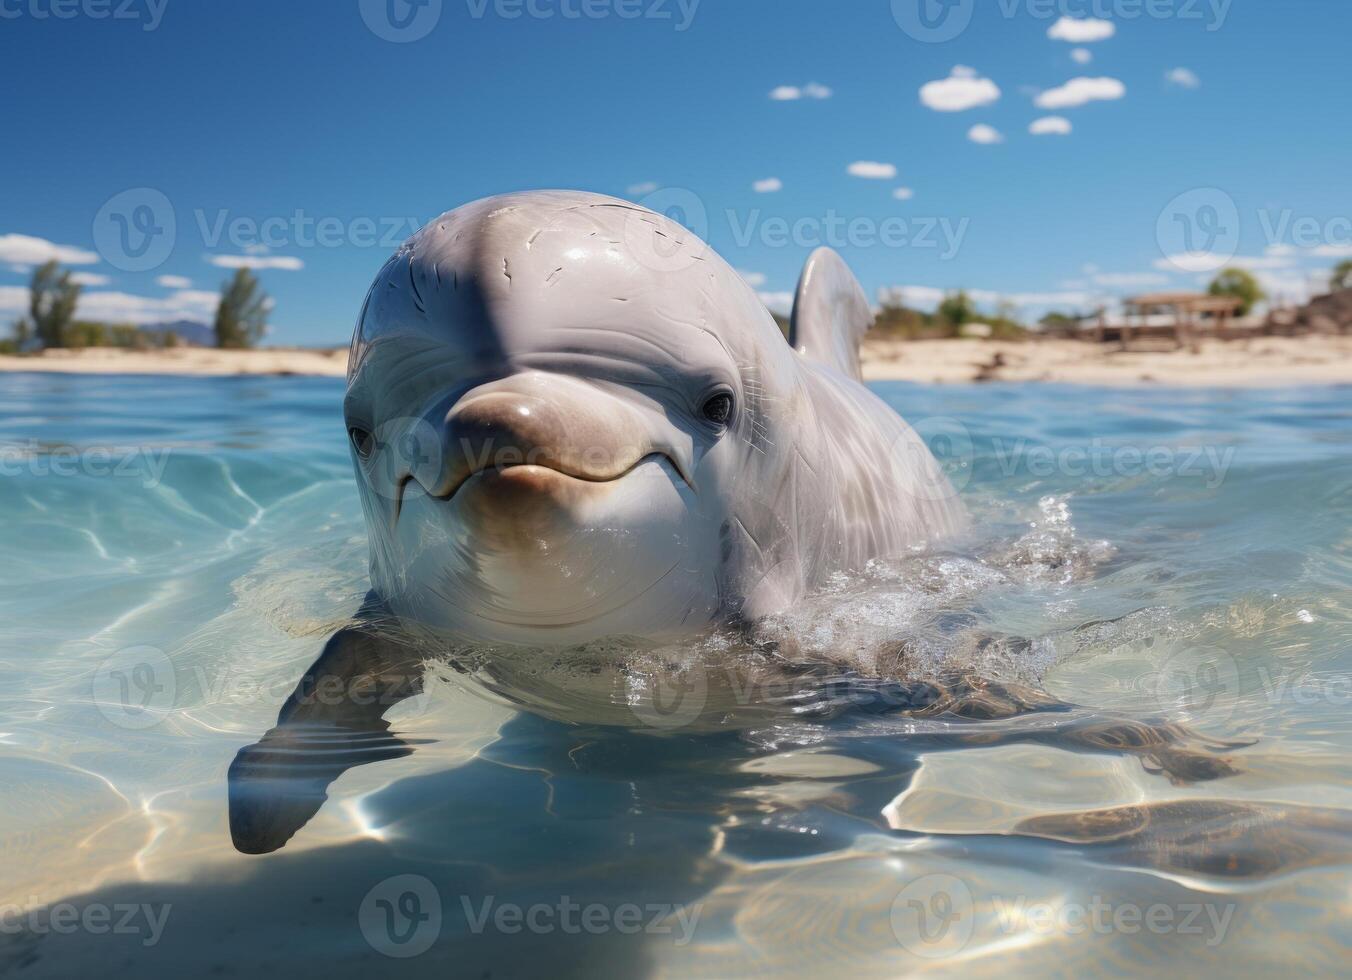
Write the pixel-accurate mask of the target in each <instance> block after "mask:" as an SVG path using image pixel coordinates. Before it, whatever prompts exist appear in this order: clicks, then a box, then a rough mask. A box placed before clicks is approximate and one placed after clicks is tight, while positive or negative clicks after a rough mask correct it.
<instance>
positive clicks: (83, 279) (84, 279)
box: [70, 272, 113, 286]
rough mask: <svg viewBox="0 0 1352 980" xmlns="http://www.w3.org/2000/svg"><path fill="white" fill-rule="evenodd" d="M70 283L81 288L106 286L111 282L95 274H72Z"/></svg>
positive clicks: (105, 277)
mask: <svg viewBox="0 0 1352 980" xmlns="http://www.w3.org/2000/svg"><path fill="white" fill-rule="evenodd" d="M70 281H71V282H73V283H77V284H78V285H81V286H106V285H108V284H109V283H110V282H112V281H113V280H111V279H109V278H108V277H107V276H103V275H99V273H97V272H72V273H71V274H70Z"/></svg>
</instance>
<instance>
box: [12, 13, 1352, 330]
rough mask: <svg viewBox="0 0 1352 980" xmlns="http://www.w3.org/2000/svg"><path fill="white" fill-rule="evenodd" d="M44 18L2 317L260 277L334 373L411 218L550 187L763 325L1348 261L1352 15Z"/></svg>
mask: <svg viewBox="0 0 1352 980" xmlns="http://www.w3.org/2000/svg"><path fill="white" fill-rule="evenodd" d="M55 2H56V3H57V4H58V5H60V4H65V5H66V6H65V7H62V8H59V12H60V13H62V14H64V15H65V16H60V17H58V16H56V11H54V10H53V8H52V3H53V0H0V73H3V79H4V83H5V86H4V88H5V93H6V98H5V100H4V110H3V111H4V116H5V124H6V125H5V129H6V131H7V133H8V134H9V139H8V140H6V147H5V153H4V155H3V158H2V159H0V173H3V180H0V320H4V321H7V320H9V319H12V316H13V315H14V313H15V312H17V311H18V310H19V309H20V308H21V307H22V305H23V302H24V296H25V290H24V289H23V288H22V287H23V286H24V284H25V282H26V280H27V275H28V270H29V269H30V268H31V266H32V265H33V263H35V262H38V261H41V260H43V259H44V258H47V257H52V256H55V257H58V258H61V259H63V260H65V261H68V262H70V263H72V265H71V267H72V268H74V269H77V270H78V271H79V273H80V275H81V277H82V279H83V280H84V281H85V282H86V283H87V284H88V285H87V286H86V296H85V300H84V303H83V305H82V312H83V313H84V314H85V315H88V316H94V317H99V318H108V319H127V320H133V321H137V322H155V321H158V320H164V319H172V318H175V317H177V316H182V315H187V316H191V317H194V318H199V319H209V318H210V312H211V309H212V303H213V294H214V293H215V291H216V290H217V289H218V287H219V285H220V283H221V281H222V280H224V279H225V278H226V277H227V276H228V275H229V274H230V269H231V268H232V267H233V266H236V265H240V264H249V265H253V266H256V267H259V275H260V276H261V277H262V279H263V282H264V285H265V287H266V288H267V289H268V291H269V292H270V293H271V294H272V295H273V297H274V298H275V300H276V307H275V310H274V313H273V332H272V335H271V337H270V342H271V343H275V344H299V345H313V344H341V343H344V342H345V341H346V339H347V337H348V335H349V334H350V331H351V327H352V322H353V319H354V317H355V315H356V312H357V309H358V306H359V304H360V302H361V298H362V296H363V294H364V292H365V290H366V287H367V285H368V284H369V282H370V280H371V279H372V277H373V276H374V274H375V273H376V271H377V270H378V269H379V268H380V266H381V264H382V262H383V260H384V258H385V256H386V255H388V254H389V252H390V251H392V250H393V247H394V246H395V245H397V242H398V241H399V240H402V238H404V237H406V236H407V234H409V233H410V232H411V231H412V230H413V228H414V227H415V226H416V225H417V224H419V223H421V222H423V221H427V220H430V219H431V218H432V217H434V216H436V215H437V214H439V213H440V212H441V211H443V210H446V209H448V208H452V207H455V206H457V205H459V204H462V203H465V202H467V201H471V200H474V199H476V198H479V197H483V196H486V195H490V194H494V193H501V192H505V191H511V190H519V189H523V188H532V187H569V188H581V189H587V190H594V191H600V192H605V193H610V194H616V195H620V196H629V197H632V198H635V199H639V200H648V201H650V202H651V203H654V204H656V205H658V206H659V207H661V208H662V209H666V208H668V207H669V206H679V208H680V211H679V212H678V213H679V214H681V215H683V216H684V217H685V219H686V220H687V221H689V222H691V223H692V224H693V225H695V226H696V230H698V231H700V232H701V233H702V234H704V235H705V237H706V238H708V239H709V241H710V243H711V244H712V245H713V246H714V247H715V248H716V249H717V250H718V251H719V252H721V253H722V254H723V255H724V256H725V257H726V258H727V259H728V260H729V261H730V262H731V263H732V264H733V265H735V266H736V267H737V268H738V269H741V270H744V272H745V274H747V276H748V278H749V279H750V281H752V282H753V284H754V285H756V286H757V288H758V289H760V290H761V291H762V292H763V293H764V294H765V295H766V298H767V302H769V303H771V304H772V305H782V304H783V303H784V302H785V294H787V293H789V292H790V291H791V290H792V289H793V287H794V284H795V282H796V279H797V275H798V271H799V269H800V267H801V265H802V263H803V261H804V259H805V258H806V257H807V255H808V253H809V252H810V251H811V249H812V247H813V246H814V245H816V244H819V243H820V244H833V245H837V246H838V247H839V250H840V251H841V252H842V253H843V254H844V255H845V257H846V259H847V260H848V261H849V262H850V264H851V265H852V266H853V268H854V269H855V270H856V272H857V273H858V275H859V277H860V279H861V280H862V281H863V282H864V285H865V287H866V288H867V289H868V291H869V292H870V294H872V295H875V296H876V295H878V294H879V292H880V291H881V290H884V289H890V288H894V287H906V288H907V289H908V292H907V294H906V295H907V296H908V298H909V299H910V300H911V301H913V302H915V303H917V304H918V305H932V303H933V301H934V299H935V297H936V296H937V295H938V294H939V293H940V291H942V290H945V289H951V288H956V287H965V288H968V289H971V290H976V291H978V296H979V297H980V298H981V299H982V300H983V301H984V302H986V303H987V304H993V303H994V302H996V301H997V300H998V299H1001V298H1005V299H1007V300H1008V301H1009V302H1012V303H1015V304H1016V305H1019V306H1021V308H1022V310H1023V312H1024V315H1029V316H1032V315H1037V314H1039V313H1040V312H1042V311H1043V310H1045V309H1046V308H1048V307H1055V308H1062V309H1068V310H1069V309H1075V308H1087V307H1090V306H1092V305H1095V304H1097V303H1099V302H1108V301H1110V300H1111V298H1112V297H1113V296H1115V295H1122V294H1124V293H1132V292H1141V291H1146V290H1153V289H1156V288H1161V289H1163V288H1193V287H1195V286H1196V285H1197V284H1198V283H1201V282H1205V281H1206V280H1207V279H1208V278H1209V277H1210V274H1211V273H1212V272H1213V271H1214V270H1215V269H1216V268H1217V267H1219V266H1220V265H1222V264H1225V263H1226V262H1227V261H1229V262H1231V263H1238V264H1242V265H1247V266H1248V267H1250V268H1252V269H1254V270H1255V271H1256V272H1257V273H1258V274H1260V276H1261V277H1262V278H1263V280H1264V281H1265V282H1266V283H1267V284H1268V285H1269V287H1270V289H1271V290H1272V291H1273V292H1274V293H1278V294H1280V295H1282V296H1287V297H1291V298H1299V296H1300V295H1301V294H1302V293H1304V292H1307V291H1308V290H1309V289H1310V288H1312V286H1317V285H1318V281H1319V277H1320V276H1321V275H1325V274H1326V272H1327V269H1328V268H1329V267H1331V266H1332V265H1333V264H1335V263H1336V262H1337V261H1338V260H1339V259H1340V258H1342V257H1347V256H1352V194H1350V193H1349V180H1348V175H1349V174H1352V127H1349V126H1348V118H1349V117H1348V112H1347V108H1346V99H1347V93H1348V91H1349V82H1352V67H1349V65H1350V63H1349V61H1348V59H1347V54H1346V46H1347V39H1348V38H1349V37H1352V5H1349V4H1347V3H1345V2H1342V0H1281V2H1278V0H1228V2H1227V0H947V2H948V3H949V5H950V8H945V7H944V2H943V0H896V2H895V3H892V2H889V0H850V2H841V0H831V2H828V0H820V2H809V0H698V2H696V0H530V5H529V6H528V5H527V3H526V2H525V0H440V2H439V3H438V0H428V5H426V6H423V7H410V6H408V4H407V3H406V0H393V10H394V13H393V16H394V17H395V18H396V21H398V19H399V18H404V17H407V18H408V21H409V26H408V27H407V28H405V33H404V34H402V35H401V34H399V29H398V28H397V27H396V26H394V25H395V23H396V22H395V21H391V20H389V17H390V16H391V15H390V13H389V10H388V4H389V2H390V0H323V2H320V0H288V2H286V3H279V2H276V0H230V2H228V3H225V2H217V3H207V2H198V0H194V2H189V0H55ZM922 2H924V3H926V4H929V5H931V6H929V7H927V8H926V9H927V10H928V12H929V14H930V15H931V16H930V18H929V20H928V21H927V23H930V24H938V25H940V26H939V27H938V28H937V30H938V31H939V32H940V33H941V34H946V33H953V34H955V35H956V36H954V37H952V38H951V39H948V40H944V41H936V40H935V37H934V35H933V34H928V35H927V32H926V30H924V29H921V28H920V27H918V25H919V24H920V21H918V20H916V19H915V14H916V12H917V5H918V4H920V3H922ZM438 8H439V9H438ZM946 9H947V15H948V17H949V18H950V19H948V20H944V19H943V17H942V16H941V15H942V14H943V13H944V12H945V10H946ZM100 14H104V15H106V16H99V15H100ZM114 14H118V15H120V16H113V15H114ZM635 15H637V16H635ZM969 15H970V22H968V16H969ZM1063 18H1065V19H1064V20H1063ZM963 25H965V26H963ZM959 28H960V29H959ZM419 34H421V35H422V36H420V37H419V38H418V39H417V40H406V38H408V37H409V36H411V35H419ZM1109 34H1110V35H1111V36H1106V35H1109ZM391 36H394V37H402V38H405V40H402V41H395V40H391V39H390V37H391ZM1077 52H1080V53H1078V54H1077ZM1180 69H1182V70H1183V71H1180ZM1074 79H1081V81H1076V82H1073V81H1072V80H1074ZM794 89H796V92H795V91H793V90H794ZM776 90H779V91H776ZM922 91H923V93H924V95H923V96H922ZM772 95H773V96H778V97H772ZM795 95H796V96H797V97H796V98H794V97H789V96H795ZM1086 100H1088V101H1086ZM1039 103H1041V105H1039ZM1049 118H1050V119H1051V120H1052V121H1050V122H1043V123H1041V126H1040V128H1043V129H1046V130H1051V132H1048V133H1046V134H1044V135H1034V134H1032V133H1031V132H1030V131H1029V127H1030V125H1032V124H1033V123H1034V122H1035V121H1036V120H1047V119H1049ZM1062 120H1063V121H1062ZM1066 124H1069V128H1070V132H1069V133H1064V132H1060V131H1062V130H1064V129H1066ZM892 168H895V175H893V171H892ZM851 169H853V170H854V173H851V172H850V171H851ZM757 185H759V186H760V188H761V190H760V191H757V190H756V187H757ZM775 187H777V188H778V189H767V188H775ZM899 189H905V190H902V191H901V193H902V195H903V197H905V199H901V198H898V197H897V196H895V195H896V194H897V192H898V190H899ZM907 191H909V196H908V197H907V196H906V194H907ZM166 219H169V220H166ZM170 221H171V222H172V225H173V228H172V234H171V233H170V231H169V223H170ZM321 222H322V224H321ZM1180 253H1189V254H1186V255H1181V254H1180ZM1170 256H1172V257H1173V261H1170V258H1169V257H1170Z"/></svg>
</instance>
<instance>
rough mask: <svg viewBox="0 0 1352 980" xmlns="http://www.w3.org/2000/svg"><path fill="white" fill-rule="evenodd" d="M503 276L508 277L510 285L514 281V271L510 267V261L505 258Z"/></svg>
mask: <svg viewBox="0 0 1352 980" xmlns="http://www.w3.org/2000/svg"><path fill="white" fill-rule="evenodd" d="M502 274H503V275H504V276H506V277H507V282H508V283H509V284H510V283H511V281H512V269H511V266H510V265H509V260H508V259H505V258H504V259H503V260H502Z"/></svg>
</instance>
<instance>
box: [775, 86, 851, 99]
mask: <svg viewBox="0 0 1352 980" xmlns="http://www.w3.org/2000/svg"><path fill="white" fill-rule="evenodd" d="M834 94H835V93H834V92H832V91H831V90H830V89H829V88H827V87H826V86H825V85H819V84H817V83H816V82H808V83H807V84H806V85H803V86H801V87H800V86H797V85H780V86H779V87H778V88H775V89H772V90H771V91H770V98H772V99H774V100H775V101H776V102H796V101H797V100H799V99H829V98H830V97H831V96H832V95H834Z"/></svg>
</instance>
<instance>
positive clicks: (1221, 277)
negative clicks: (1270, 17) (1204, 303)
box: [1209, 267, 1267, 316]
mask: <svg viewBox="0 0 1352 980" xmlns="http://www.w3.org/2000/svg"><path fill="white" fill-rule="evenodd" d="M1209 292H1210V293H1211V295H1212V296H1233V297H1235V299H1238V300H1240V301H1241V303H1242V304H1243V305H1241V306H1240V308H1239V315H1240V316H1248V314H1249V312H1250V311H1251V310H1252V309H1253V308H1254V307H1255V306H1256V305H1257V304H1258V302H1259V301H1260V300H1264V299H1266V298H1267V293H1265V292H1263V287H1262V286H1260V285H1258V280H1257V279H1255V278H1254V277H1253V273H1251V272H1249V271H1248V270H1246V269H1236V268H1233V267H1232V268H1229V269H1222V270H1221V271H1220V273H1219V274H1218V275H1217V276H1216V278H1215V279H1213V280H1211V288H1210V290H1209Z"/></svg>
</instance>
